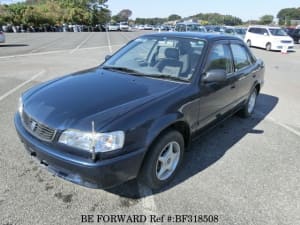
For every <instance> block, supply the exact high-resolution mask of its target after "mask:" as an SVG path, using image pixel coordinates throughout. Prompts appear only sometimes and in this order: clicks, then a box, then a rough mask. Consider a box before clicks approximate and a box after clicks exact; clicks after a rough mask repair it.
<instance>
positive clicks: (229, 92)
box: [199, 41, 237, 128]
mask: <svg viewBox="0 0 300 225" xmlns="http://www.w3.org/2000/svg"><path fill="white" fill-rule="evenodd" d="M210 70H225V71H226V74H227V78H226V80H225V81H221V82H212V83H204V82H202V81H201V84H200V85H201V87H200V94H201V97H200V101H199V104H200V105H199V109H200V111H199V128H201V127H203V126H205V125H207V124H208V123H210V122H212V121H213V120H215V119H217V118H218V117H221V116H222V115H223V114H224V113H225V112H227V111H228V110H229V109H230V108H231V107H232V105H233V103H234V101H235V100H236V98H237V96H236V95H237V93H236V88H235V83H236V81H237V77H235V76H232V75H233V74H234V71H233V70H234V67H233V61H232V55H231V52H230V47H229V42H228V41H221V42H216V43H214V45H213V46H212V47H211V50H210V51H209V53H208V57H207V61H206V66H205V70H204V74H203V76H205V73H206V72H208V71H210Z"/></svg>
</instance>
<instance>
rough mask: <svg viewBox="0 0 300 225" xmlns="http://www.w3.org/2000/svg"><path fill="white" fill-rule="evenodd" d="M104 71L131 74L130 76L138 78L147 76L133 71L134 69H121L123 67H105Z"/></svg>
mask: <svg viewBox="0 0 300 225" xmlns="http://www.w3.org/2000/svg"><path fill="white" fill-rule="evenodd" d="M102 69H105V70H111V71H119V72H124V73H129V74H132V75H138V76H144V75H145V74H143V73H141V72H139V71H137V70H133V69H130V68H127V67H121V66H103V67H102Z"/></svg>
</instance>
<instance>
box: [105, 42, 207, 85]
mask: <svg viewBox="0 0 300 225" xmlns="http://www.w3.org/2000/svg"><path fill="white" fill-rule="evenodd" d="M204 45H205V42H204V41H203V40H199V39H186V38H177V37H176V38H175V37H162V36H158V37H156V36H149V37H141V38H137V39H135V40H134V41H132V42H130V43H129V44H128V45H126V46H125V47H124V48H122V49H121V50H120V51H118V52H117V53H116V54H114V55H113V56H112V57H110V58H109V59H108V60H107V61H106V62H104V63H103V64H102V68H103V69H106V70H113V71H118V72H121V73H126V74H131V75H134V76H148V77H152V78H158V79H166V80H178V81H190V80H191V78H192V76H193V74H194V71H195V69H196V66H197V64H198V62H199V60H200V57H201V55H202V50H203V47H204Z"/></svg>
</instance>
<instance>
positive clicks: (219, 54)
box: [206, 44, 233, 73]
mask: <svg viewBox="0 0 300 225" xmlns="http://www.w3.org/2000/svg"><path fill="white" fill-rule="evenodd" d="M216 69H217V70H218V69H221V70H225V71H226V73H232V72H233V64H232V59H231V54H230V49H229V46H228V45H226V44H215V45H214V46H213V47H212V49H211V51H210V52H209V55H208V60H207V65H206V71H209V70H216Z"/></svg>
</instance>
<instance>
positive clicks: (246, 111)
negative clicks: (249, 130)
mask: <svg viewBox="0 0 300 225" xmlns="http://www.w3.org/2000/svg"><path fill="white" fill-rule="evenodd" d="M257 95H258V91H257V89H256V88H254V89H253V90H252V92H251V94H250V96H249V98H248V100H247V102H246V104H245V106H244V107H243V108H242V109H241V111H240V115H241V116H242V117H244V118H247V117H249V116H251V114H252V113H253V111H254V107H255V104H256V98H257Z"/></svg>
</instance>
